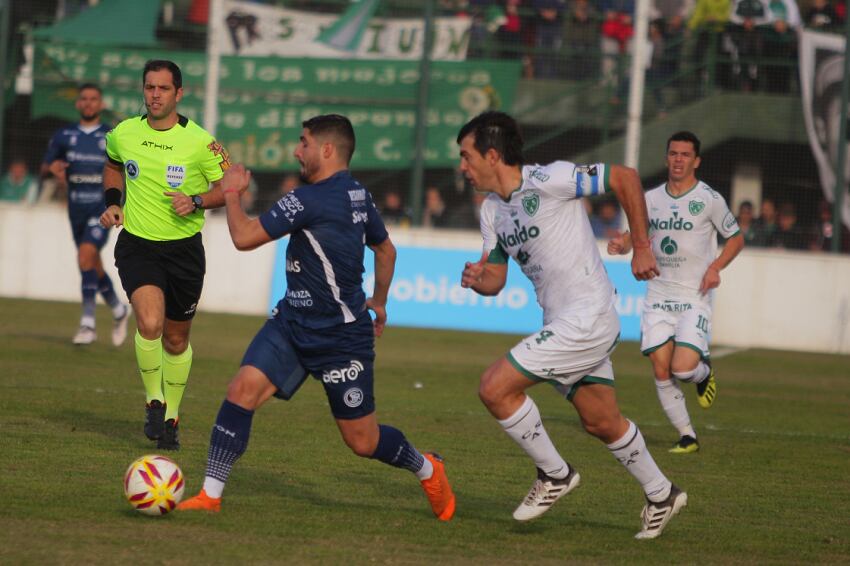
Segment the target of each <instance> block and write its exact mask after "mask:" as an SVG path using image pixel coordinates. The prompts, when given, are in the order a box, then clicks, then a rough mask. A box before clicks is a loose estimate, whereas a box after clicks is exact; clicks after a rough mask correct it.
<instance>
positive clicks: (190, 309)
mask: <svg viewBox="0 0 850 566" xmlns="http://www.w3.org/2000/svg"><path fill="white" fill-rule="evenodd" d="M197 308H198V303H192V304H191V305H190V306H189V308H188V309H186V310H185V311H184V312H183V314H192V313H193V312H195V309H197Z"/></svg>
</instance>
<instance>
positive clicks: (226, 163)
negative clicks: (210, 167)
mask: <svg viewBox="0 0 850 566" xmlns="http://www.w3.org/2000/svg"><path fill="white" fill-rule="evenodd" d="M207 149H208V150H210V151H211V152H212V154H213V155H215V156H216V157H218V156H221V162H220V163H219V164H218V166H219V167H221V170H222V171H227V170H228V169H230V154H229V153H227V150H226V149H224V146H222V145H221V144H220V143H218V142H217V141H215V140H213V141H211V142H210V143H209V145H208V146H207Z"/></svg>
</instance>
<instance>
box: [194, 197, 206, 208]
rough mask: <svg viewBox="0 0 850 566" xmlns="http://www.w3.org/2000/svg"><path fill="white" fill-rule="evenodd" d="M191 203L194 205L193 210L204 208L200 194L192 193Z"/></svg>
mask: <svg viewBox="0 0 850 566" xmlns="http://www.w3.org/2000/svg"><path fill="white" fill-rule="evenodd" d="M192 204H194V205H195V210H203V209H204V199H202V198H201V195H192Z"/></svg>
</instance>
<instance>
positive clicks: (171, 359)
mask: <svg viewBox="0 0 850 566" xmlns="http://www.w3.org/2000/svg"><path fill="white" fill-rule="evenodd" d="M191 369H192V345H191V344H189V347H188V348H186V351H185V352H183V353H182V354H177V355H176V356H175V355H172V354H169V353H168V352H163V353H162V383H163V387H162V389H163V391H164V393H165V420H168V419H176V418H177V413H178V410H179V409H180V401H181V400H182V399H183V392H184V391H185V390H186V382H187V381H189V370H191Z"/></svg>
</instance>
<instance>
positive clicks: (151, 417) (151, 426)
mask: <svg viewBox="0 0 850 566" xmlns="http://www.w3.org/2000/svg"><path fill="white" fill-rule="evenodd" d="M164 420H165V403H163V402H162V401H159V400H157V399H154V400H153V401H151V402H150V403H148V404H146V405H145V436H147V437H148V438H149V439H151V440H159V439H160V438H161V437H162V428H163V421H164Z"/></svg>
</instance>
